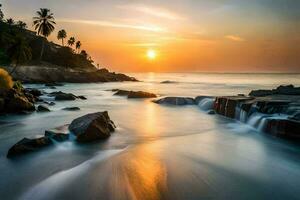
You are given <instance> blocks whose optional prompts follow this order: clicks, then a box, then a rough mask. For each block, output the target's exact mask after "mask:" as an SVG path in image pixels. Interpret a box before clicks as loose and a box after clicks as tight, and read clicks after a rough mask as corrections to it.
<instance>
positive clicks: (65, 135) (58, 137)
mask: <svg viewBox="0 0 300 200" xmlns="http://www.w3.org/2000/svg"><path fill="white" fill-rule="evenodd" d="M45 137H48V138H51V139H53V140H55V141H58V142H63V141H66V140H68V139H69V131H68V126H61V127H57V128H54V129H51V130H46V131H45Z"/></svg>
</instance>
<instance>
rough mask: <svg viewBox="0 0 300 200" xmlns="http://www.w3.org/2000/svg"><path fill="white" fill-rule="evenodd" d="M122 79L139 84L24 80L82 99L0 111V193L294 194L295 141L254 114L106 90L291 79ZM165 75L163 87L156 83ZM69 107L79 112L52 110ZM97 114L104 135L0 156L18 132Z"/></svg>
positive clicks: (227, 86)
mask: <svg viewBox="0 0 300 200" xmlns="http://www.w3.org/2000/svg"><path fill="white" fill-rule="evenodd" d="M130 75H131V76H134V77H136V78H137V79H139V80H140V81H141V82H122V83H91V84H65V85H64V86H62V87H57V89H49V88H47V87H44V86H43V85H26V87H34V88H38V89H44V90H45V91H46V92H53V91H63V92H71V93H74V94H75V95H84V96H86V97H87V100H76V101H62V102H56V105H55V106H50V107H49V108H50V109H51V112H49V113H32V114H29V115H8V116H1V117H0V199H5V200H6V199H9V200H10V199H30V200H35V199H43V200H47V199H56V200H57V199H58V200H64V199H107V200H109V199H117V200H119V199H120V200H123V199H126V200H127V199H128V200H130V199H134V200H135V199H143V200H144V199H145V200H148V199H149V200H152V199H153V200H158V199H170V200H176V199H178V200H182V199H192V200H193V199H195V200H198V199H300V190H299V185H300V145H299V143H293V142H291V141H285V140H282V139H279V138H275V137H273V136H270V135H266V134H264V133H261V132H260V131H259V130H260V128H261V126H263V125H262V124H263V121H262V120H256V121H255V119H256V118H258V119H263V118H264V117H263V116H252V118H250V119H247V120H246V119H244V117H242V118H243V119H244V123H241V122H240V121H238V120H233V119H227V118H225V117H223V116H218V115H208V114H206V111H207V110H208V109H209V107H210V106H211V101H210V100H209V99H205V101H202V102H200V105H199V106H196V105H194V106H193V105H190V106H166V105H158V104H155V103H153V102H151V100H150V99H134V100H132V99H127V98H125V97H121V96H114V95H113V92H111V91H110V90H111V89H116V88H117V89H127V90H142V91H148V92H153V93H156V94H158V95H160V96H161V97H163V96H186V97H196V96H198V95H207V96H215V95H236V94H248V93H249V92H250V91H251V90H253V89H271V88H274V87H276V86H278V85H280V84H294V85H295V86H300V75H298V74H203V73H177V74H175V73H162V74H157V73H141V74H130ZM166 80H169V81H173V83H170V84H162V83H161V82H162V81H166ZM44 98H48V97H47V96H45V97H44ZM47 100H51V99H47ZM71 106H77V107H80V111H73V112H71V111H65V110H62V109H63V108H65V107H71ZM104 110H107V111H108V113H109V115H110V117H111V119H112V120H113V121H114V122H115V124H116V125H117V129H116V132H115V133H113V134H112V136H111V137H110V138H109V139H108V140H105V141H101V142H96V143H92V144H84V145H82V144H77V143H76V142H74V140H73V139H70V140H69V141H67V142H62V143H55V145H54V146H52V147H49V148H45V149H42V150H41V151H38V152H34V153H30V154H27V155H24V156H20V157H19V158H17V159H7V158H6V153H7V150H8V149H9V148H10V147H11V146H12V145H13V144H15V143H16V142H17V141H19V140H20V139H22V138H24V137H28V138H33V137H38V136H42V135H43V134H44V131H45V130H47V129H51V128H54V127H58V126H61V125H65V124H69V123H70V122H71V121H72V120H73V119H75V118H76V117H79V116H82V115H84V114H87V113H92V112H98V111H104ZM254 118H255V119H254ZM257 123H258V124H257Z"/></svg>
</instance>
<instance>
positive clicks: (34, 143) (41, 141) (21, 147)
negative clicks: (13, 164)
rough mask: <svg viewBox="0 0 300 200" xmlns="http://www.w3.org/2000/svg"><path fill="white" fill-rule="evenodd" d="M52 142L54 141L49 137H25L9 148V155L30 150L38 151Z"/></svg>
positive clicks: (12, 155)
mask: <svg viewBox="0 0 300 200" xmlns="http://www.w3.org/2000/svg"><path fill="white" fill-rule="evenodd" d="M51 144H52V141H51V140H50V139H49V138H48V137H40V138H35V139H28V138H23V139H22V140H20V141H19V142H17V143H16V144H15V145H14V146H12V147H11V148H10V149H9V150H8V153H7V157H8V158H10V157H14V156H18V155H21V154H25V153H28V152H33V151H37V150H39V149H41V148H44V147H47V146H49V145H51Z"/></svg>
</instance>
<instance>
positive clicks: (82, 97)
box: [77, 95, 87, 100]
mask: <svg viewBox="0 0 300 200" xmlns="http://www.w3.org/2000/svg"><path fill="white" fill-rule="evenodd" d="M77 98H78V99H81V100H87V98H86V97H85V96H82V95H80V96H77Z"/></svg>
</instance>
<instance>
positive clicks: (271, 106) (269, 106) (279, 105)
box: [252, 100, 291, 114]
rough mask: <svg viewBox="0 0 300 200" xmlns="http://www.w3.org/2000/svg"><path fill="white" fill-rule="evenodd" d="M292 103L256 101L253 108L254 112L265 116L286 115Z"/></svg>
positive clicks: (284, 101)
mask: <svg viewBox="0 0 300 200" xmlns="http://www.w3.org/2000/svg"><path fill="white" fill-rule="evenodd" d="M290 103H291V102H290V101H288V100H256V101H255V103H254V104H253V106H252V109H254V111H252V112H260V113H264V114H274V113H284V112H285V110H287V108H288V106H289V104H290Z"/></svg>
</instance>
